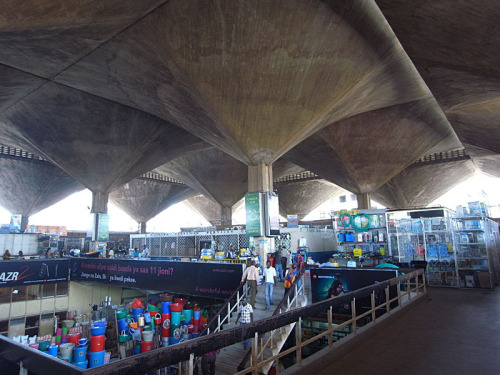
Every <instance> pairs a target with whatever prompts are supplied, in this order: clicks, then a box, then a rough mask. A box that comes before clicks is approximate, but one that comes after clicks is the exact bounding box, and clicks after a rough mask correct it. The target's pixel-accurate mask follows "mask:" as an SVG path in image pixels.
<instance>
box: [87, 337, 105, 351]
mask: <svg viewBox="0 0 500 375" xmlns="http://www.w3.org/2000/svg"><path fill="white" fill-rule="evenodd" d="M105 342H106V336H104V335H98V336H92V337H91V338H90V351H91V352H100V351H102V350H104V344H105Z"/></svg>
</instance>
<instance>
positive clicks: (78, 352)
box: [73, 346, 87, 366]
mask: <svg viewBox="0 0 500 375" xmlns="http://www.w3.org/2000/svg"><path fill="white" fill-rule="evenodd" d="M86 356H87V347H86V346H77V347H75V348H74V349H73V361H74V362H83V361H84V360H85V358H86ZM85 366H87V365H86V364H85Z"/></svg>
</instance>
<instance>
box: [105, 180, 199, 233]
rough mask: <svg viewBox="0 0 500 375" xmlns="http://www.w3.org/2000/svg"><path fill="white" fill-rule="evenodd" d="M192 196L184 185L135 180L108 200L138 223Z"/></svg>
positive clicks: (191, 190) (115, 191)
mask: <svg viewBox="0 0 500 375" xmlns="http://www.w3.org/2000/svg"><path fill="white" fill-rule="evenodd" d="M194 194H197V193H195V192H194V191H193V189H191V188H190V187H188V186H186V185H180V184H176V183H171V182H166V181H155V180H145V179H137V178H136V179H134V180H132V181H130V182H128V183H126V184H125V185H123V186H121V187H120V188H118V189H116V190H114V191H113V192H112V193H111V194H110V195H109V199H110V200H111V202H113V203H114V204H115V205H117V206H118V207H120V208H121V209H122V210H123V211H125V212H126V213H127V214H128V215H129V216H130V217H131V218H132V219H134V220H135V221H137V222H139V223H140V222H147V221H148V220H149V219H151V218H153V217H155V216H156V215H158V214H159V213H160V212H162V211H164V210H166V209H167V208H169V207H170V206H172V205H174V204H176V203H179V202H181V201H183V200H185V199H187V198H189V197H191V196H193V195H194Z"/></svg>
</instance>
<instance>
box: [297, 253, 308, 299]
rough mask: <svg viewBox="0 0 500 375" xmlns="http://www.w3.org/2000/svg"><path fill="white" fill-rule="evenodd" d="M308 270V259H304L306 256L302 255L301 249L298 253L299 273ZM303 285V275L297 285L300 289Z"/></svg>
mask: <svg viewBox="0 0 500 375" xmlns="http://www.w3.org/2000/svg"><path fill="white" fill-rule="evenodd" d="M305 270H306V261H305V259H304V256H303V255H302V251H299V252H298V253H297V272H298V274H300V275H302V274H304V271H305ZM301 286H302V277H301V278H300V279H299V281H298V283H297V287H298V288H299V289H300V287H301ZM299 294H303V292H302V291H301V292H299Z"/></svg>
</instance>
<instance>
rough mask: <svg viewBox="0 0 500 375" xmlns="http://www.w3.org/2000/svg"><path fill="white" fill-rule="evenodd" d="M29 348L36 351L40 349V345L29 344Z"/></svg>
mask: <svg viewBox="0 0 500 375" xmlns="http://www.w3.org/2000/svg"><path fill="white" fill-rule="evenodd" d="M29 347H30V348H32V349H38V348H39V347H40V344H39V343H36V344H29Z"/></svg>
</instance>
